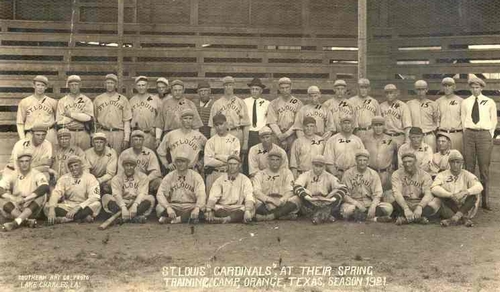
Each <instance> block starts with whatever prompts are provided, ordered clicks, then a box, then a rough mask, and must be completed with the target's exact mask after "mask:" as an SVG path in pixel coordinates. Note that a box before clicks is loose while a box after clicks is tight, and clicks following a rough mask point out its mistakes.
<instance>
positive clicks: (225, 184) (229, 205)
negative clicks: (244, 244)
mask: <svg viewBox="0 0 500 292" xmlns="http://www.w3.org/2000/svg"><path fill="white" fill-rule="evenodd" d="M254 205H255V199H254V197H253V187H252V183H251V182H250V179H249V178H248V177H246V176H245V175H244V174H241V173H239V174H238V175H237V176H236V177H235V178H234V179H230V178H229V176H228V174H227V173H224V174H222V175H221V176H220V177H219V178H218V179H217V180H216V181H215V182H214V184H213V186H212V188H211V189H210V195H209V196H208V200H207V209H211V210H213V211H214V214H215V216H216V217H227V216H230V217H231V222H238V221H239V222H241V221H242V220H243V214H244V212H245V211H250V212H251V213H253V212H254V210H255V209H254V208H255V206H254Z"/></svg>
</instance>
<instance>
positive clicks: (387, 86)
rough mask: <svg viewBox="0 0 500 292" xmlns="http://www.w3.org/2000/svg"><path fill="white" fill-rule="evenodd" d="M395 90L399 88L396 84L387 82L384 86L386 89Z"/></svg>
mask: <svg viewBox="0 0 500 292" xmlns="http://www.w3.org/2000/svg"><path fill="white" fill-rule="evenodd" d="M394 90H398V88H397V87H396V85H394V84H387V85H386V86H384V91H394Z"/></svg>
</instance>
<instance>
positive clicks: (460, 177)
mask: <svg viewBox="0 0 500 292" xmlns="http://www.w3.org/2000/svg"><path fill="white" fill-rule="evenodd" d="M133 136H134V135H133ZM99 138H102V137H100V135H98V136H97V139H99ZM136 138H137V140H138V143H136V144H137V145H141V143H140V142H141V141H140V138H141V137H140V135H139V136H138V137H136V136H134V137H133V139H136ZM94 139H96V137H94ZM133 139H132V143H133V144H134V142H133ZM136 148H137V149H136ZM145 152H147V151H145V150H143V149H142V148H141V147H132V148H131V150H130V153H125V154H124V155H121V156H120V159H119V165H120V167H119V171H118V174H117V175H115V176H114V177H113V178H112V179H111V180H110V181H108V183H107V184H106V183H103V182H102V179H101V178H96V177H95V176H94V175H93V174H91V173H90V172H88V171H84V168H85V161H84V160H83V159H82V158H80V157H78V156H75V155H72V156H70V157H69V158H68V159H67V160H66V167H67V170H68V172H67V173H65V174H63V175H62V176H61V177H59V179H58V180H57V183H56V185H55V187H54V188H53V189H52V188H51V187H49V181H48V178H47V175H46V174H44V173H43V172H41V171H39V170H37V169H35V168H34V167H32V163H33V161H32V158H33V153H32V152H31V151H29V150H24V151H21V152H20V153H17V158H16V164H17V165H16V168H15V170H13V171H11V172H9V173H7V174H4V176H3V177H2V179H1V180H0V212H1V213H2V215H3V216H4V217H6V218H11V219H14V220H13V221H11V222H8V223H5V224H3V230H4V231H9V230H12V229H15V228H17V227H19V226H22V225H26V226H31V227H33V226H36V220H34V219H33V218H36V217H37V216H38V215H39V214H40V213H41V212H42V210H43V212H44V213H45V215H46V216H47V218H48V223H49V224H54V223H65V222H71V221H82V222H92V221H93V220H94V218H95V217H96V216H97V215H98V214H99V212H100V210H101V208H103V209H104V210H105V211H106V212H107V213H109V214H116V213H117V212H121V219H122V220H123V221H131V222H140V223H143V222H145V221H146V218H147V216H148V215H149V214H150V213H151V212H152V211H153V208H154V207H155V203H156V202H157V204H156V215H157V216H158V218H159V222H160V223H180V222H193V223H194V222H197V221H199V220H200V219H203V220H205V221H207V222H211V223H229V222H249V221H251V220H253V219H254V218H255V220H256V221H267V220H274V219H294V218H296V217H297V214H298V213H301V214H302V215H303V216H306V217H309V218H311V220H312V222H313V223H315V224H318V223H322V222H325V221H334V220H335V218H344V219H354V220H358V221H362V220H371V221H378V222H387V221H391V220H392V219H391V217H392V218H396V224H398V225H400V224H407V223H412V222H417V223H422V224H426V223H428V221H429V219H430V218H434V217H435V218H439V217H441V219H442V220H441V225H443V226H449V225H457V224H462V223H463V224H465V225H466V226H472V225H473V222H472V221H471V220H470V219H471V218H472V217H473V216H474V215H475V212H476V210H477V208H478V205H479V197H478V196H479V194H480V193H481V191H482V190H483V186H482V185H481V183H480V182H479V180H478V179H477V177H476V176H475V175H473V174H472V173H470V172H468V171H466V170H464V169H462V166H463V157H462V155H461V153H460V152H459V151H457V150H451V151H450V153H449V157H448V163H449V169H448V170H444V171H442V172H439V173H438V174H437V176H436V177H435V179H434V180H433V179H432V178H431V176H430V174H428V173H427V172H425V171H424V170H422V169H421V168H420V167H418V166H417V157H416V156H415V154H414V153H411V152H407V153H404V154H403V155H402V157H401V160H402V167H400V168H399V169H398V170H396V171H395V172H394V173H393V174H392V177H391V180H390V181H391V183H392V188H390V189H389V190H388V191H385V192H384V191H383V188H382V183H381V180H380V176H379V174H378V173H377V172H376V171H375V170H373V169H371V168H369V167H368V161H369V159H370V154H369V152H368V151H367V150H364V149H362V150H359V151H357V152H356V155H355V166H353V167H351V168H349V169H347V170H346V171H345V172H344V173H343V176H342V179H341V180H339V179H338V178H337V177H335V176H334V175H333V174H331V173H329V172H327V171H326V168H325V166H326V164H327V161H326V159H325V157H324V156H322V155H315V156H314V157H313V158H312V159H311V163H312V168H311V169H310V170H308V171H304V172H302V173H301V174H299V175H298V177H297V179H294V175H293V174H292V172H291V171H290V170H289V169H288V168H287V167H282V164H283V162H284V159H285V158H286V155H283V153H282V152H281V151H279V150H277V149H271V150H270V151H269V153H268V155H267V160H268V161H267V162H268V165H267V167H266V168H265V169H263V170H260V171H258V172H257V173H256V174H255V175H254V176H253V177H252V180H250V179H249V178H248V177H246V176H245V175H244V174H242V173H240V166H241V160H240V157H239V156H238V155H229V156H228V157H227V158H225V161H226V170H225V172H223V173H220V174H219V175H218V178H217V179H215V181H214V182H213V184H212V187H211V189H210V191H209V194H208V198H207V195H206V191H205V183H204V181H203V179H202V177H201V175H200V174H199V173H197V172H196V171H194V170H193V169H192V168H190V167H189V165H190V163H191V158H190V157H189V156H188V155H186V154H182V153H180V154H179V155H177V156H176V157H175V159H174V164H175V170H173V171H171V172H169V174H168V175H166V176H165V177H164V178H163V179H161V177H158V176H157V175H156V174H154V172H155V171H156V170H155V169H150V168H149V166H148V165H138V161H142V160H141V159H138V158H137V156H138V155H148V153H145ZM153 155H154V154H153ZM120 168H121V171H120ZM104 169H105V168H104ZM146 173H149V175H148V174H146ZM152 173H153V175H151V174H152ZM152 186H153V188H152ZM51 189H52V190H51ZM49 193H50V196H49ZM154 195H156V199H155V197H154Z"/></svg>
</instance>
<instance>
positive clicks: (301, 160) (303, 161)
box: [290, 135, 325, 174]
mask: <svg viewBox="0 0 500 292" xmlns="http://www.w3.org/2000/svg"><path fill="white" fill-rule="evenodd" d="M324 151H325V140H324V139H323V137H320V136H318V135H314V136H312V137H307V136H303V137H300V138H298V139H297V140H295V142H294V143H293V145H292V149H291V151H290V168H296V169H297V172H298V173H299V174H301V173H303V172H306V171H308V170H310V169H311V168H312V162H311V161H312V158H313V157H315V156H317V155H323V152H324Z"/></svg>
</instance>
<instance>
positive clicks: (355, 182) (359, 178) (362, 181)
mask: <svg viewBox="0 0 500 292" xmlns="http://www.w3.org/2000/svg"><path fill="white" fill-rule="evenodd" d="M371 183H372V182H371V180H369V179H366V178H365V177H364V176H363V175H360V174H358V175H356V177H354V178H352V179H351V184H352V186H353V187H354V188H356V187H360V186H363V185H365V186H367V187H369V186H370V185H371Z"/></svg>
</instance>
